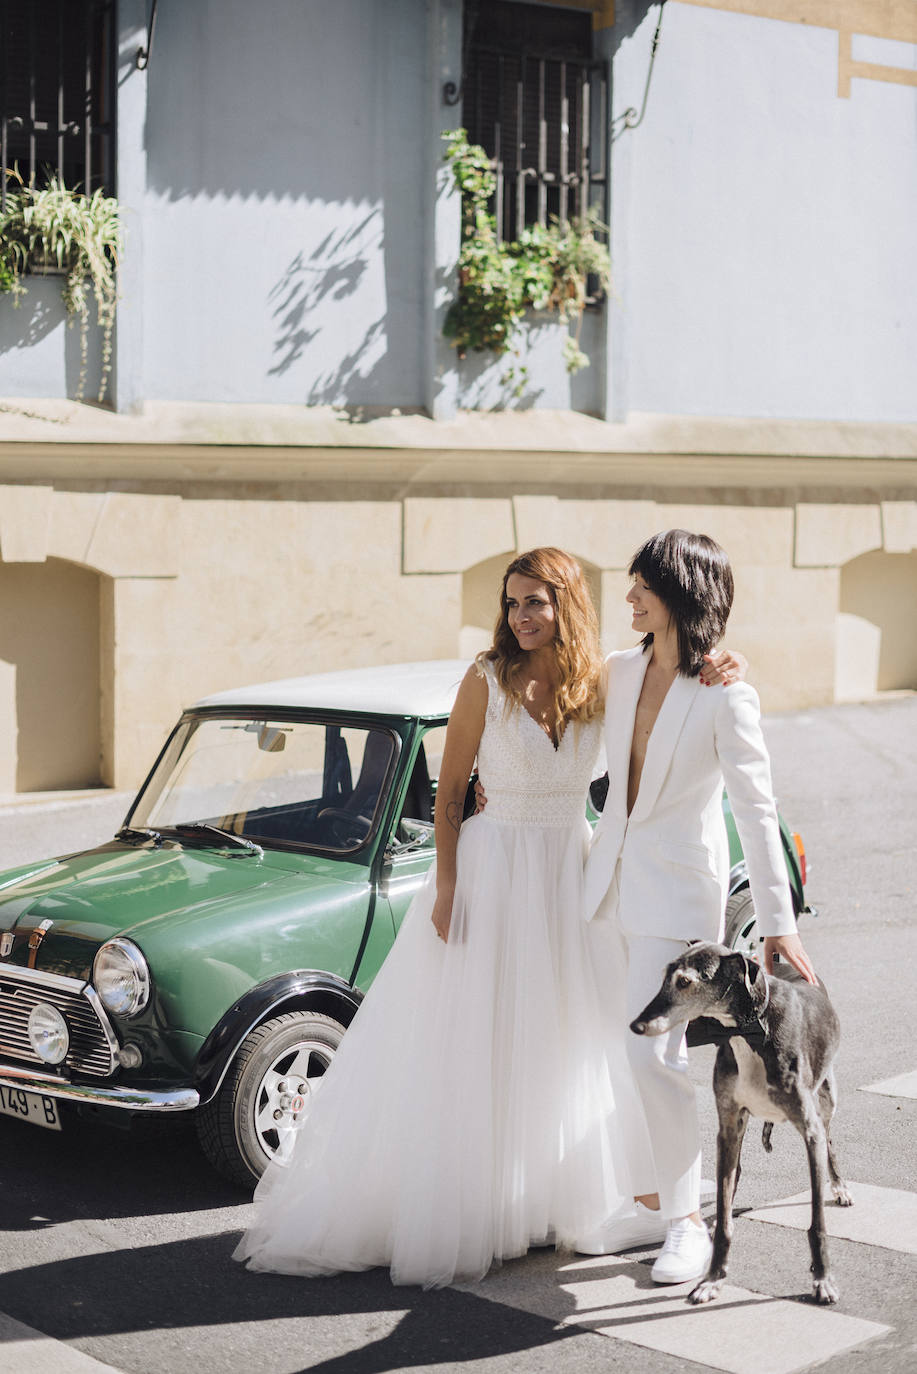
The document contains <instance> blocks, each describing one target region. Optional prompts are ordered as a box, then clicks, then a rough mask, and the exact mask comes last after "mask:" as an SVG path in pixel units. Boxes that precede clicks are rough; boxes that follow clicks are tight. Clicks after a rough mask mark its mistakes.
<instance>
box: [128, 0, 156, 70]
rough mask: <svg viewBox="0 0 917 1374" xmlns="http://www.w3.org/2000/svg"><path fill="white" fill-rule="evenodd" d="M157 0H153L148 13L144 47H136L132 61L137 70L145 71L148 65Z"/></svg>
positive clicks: (151, 48)
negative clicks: (148, 21) (148, 23)
mask: <svg viewBox="0 0 917 1374" xmlns="http://www.w3.org/2000/svg"><path fill="white" fill-rule="evenodd" d="M158 3H159V0H153V9H152V11H151V13H150V26H149V28H148V29H147V31H146V47H144V48H138V49H137V56H136V57H135V59H134V61H135V63H136V65H137V70H138V72H145V71H146V69H147V67H148V66H149V65H150V54H151V53H152V51H153V32H154V30H155V28H156V6H157V4H158Z"/></svg>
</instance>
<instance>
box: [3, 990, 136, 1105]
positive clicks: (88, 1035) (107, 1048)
mask: <svg viewBox="0 0 917 1374" xmlns="http://www.w3.org/2000/svg"><path fill="white" fill-rule="evenodd" d="M38 1002H49V1003H50V1004H51V1005H52V1006H53V1007H56V1008H57V1010H58V1011H59V1012H60V1013H61V1015H62V1016H63V1017H64V1018H65V1020H66V1022H67V1025H68V1027H69V1029H70V1051H69V1053H68V1055H67V1058H66V1059H65V1060H64V1064H65V1066H66V1067H67V1068H68V1069H71V1070H73V1071H74V1072H79V1073H85V1074H92V1075H94V1076H95V1077H99V1078H104V1077H107V1076H108V1074H110V1073H111V1072H112V1070H113V1069H114V1067H115V1050H116V1048H117V1042H116V1040H115V1037H114V1034H113V1032H112V1030H111V1027H110V1026H109V1025H108V1022H107V1018H105V1013H104V1011H102V1008H101V1007H100V1006H97V1005H93V1003H97V1002H98V999H97V998H96V995H95V992H94V991H93V990H92V989H91V988H89V989H86V988H85V985H84V984H83V983H82V982H81V981H79V980H78V979H76V978H63V977H61V976H60V975H58V974H41V973H38V972H33V970H32V969H8V968H0V1055H2V1056H8V1057H10V1058H12V1059H19V1060H22V1061H24V1062H25V1063H27V1064H41V1065H42V1067H44V1068H48V1067H49V1066H48V1065H46V1064H45V1063H44V1061H43V1060H42V1059H40V1058H39V1057H38V1055H37V1054H36V1053H35V1051H34V1050H33V1049H32V1046H31V1044H30V1043H29V1013H30V1012H31V1010H32V1008H33V1007H34V1006H35V1005H36V1003H38Z"/></svg>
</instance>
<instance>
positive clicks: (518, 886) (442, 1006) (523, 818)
mask: <svg viewBox="0 0 917 1374" xmlns="http://www.w3.org/2000/svg"><path fill="white" fill-rule="evenodd" d="M486 677H487V682H488V706H487V712H486V720H485V726H484V731H483V734H482V737H481V742H480V746H479V750H478V770H479V774H480V777H481V779H482V781H483V783H484V786H485V789H486V793H487V808H486V811H485V812H484V813H483V814H481V815H478V816H474V817H472V818H471V819H470V820H468V821H466V822H465V824H464V825H463V826H462V831H461V835H460V837H459V842H458V854H457V883H456V891H455V902H454V906H453V916H452V925H451V929H450V932H449V939H448V942H447V943H446V944H443V942H442V941H441V940H440V939H439V938H438V937H437V935H436V932H435V931H434V928H433V925H432V923H431V920H430V915H431V911H432V908H433V899H434V895H435V875H434V874H432V873H431V875H430V876H429V878H428V880H427V882H426V884H425V886H424V888H423V889H422V890H421V892H420V893H419V894H418V896H417V897H416V898H415V900H414V902H413V904H412V906H411V908H410V910H409V912H408V914H407V915H406V917H405V919H404V922H403V924H402V927H401V930H400V932H399V935H398V938H397V940H396V942H395V945H394V948H393V949H392V951H391V953H390V954H389V956H388V958H387V960H386V962H385V964H384V965H383V967H382V969H381V971H380V973H379V974H378V976H377V978H376V980H375V982H374V984H373V986H372V988H371V990H370V992H369V993H368V995H367V997H366V998H365V1000H364V1002H363V1004H362V1005H361V1007H360V1010H359V1011H358V1013H357V1015H356V1017H355V1019H354V1021H353V1023H352V1025H351V1026H350V1028H349V1029H348V1031H347V1034H346V1036H345V1038H344V1041H343V1043H342V1045H341V1048H340V1049H339V1051H338V1052H337V1054H336V1056H335V1059H334V1061H333V1063H332V1066H331V1068H330V1070H329V1071H328V1073H327V1074H326V1075H325V1077H324V1079H323V1080H322V1082H321V1086H320V1088H319V1090H318V1091H317V1092H316V1094H315V1096H314V1100H313V1102H312V1105H311V1107H310V1108H309V1111H308V1115H307V1116H306V1118H305V1120H304V1122H303V1125H302V1128H301V1130H300V1131H299V1133H298V1136H297V1140H296V1144H295V1147H294V1150H293V1155H292V1159H291V1161H290V1163H289V1164H288V1165H284V1166H281V1165H278V1164H273V1165H271V1166H270V1168H269V1170H268V1172H267V1173H266V1175H265V1176H264V1178H263V1179H262V1180H261V1182H260V1184H259V1185H258V1189H257V1192H256V1199H257V1202H258V1213H257V1217H256V1220H255V1222H254V1225H253V1226H252V1227H251V1229H250V1230H249V1231H248V1232H246V1234H245V1236H244V1237H243V1239H242V1241H241V1243H240V1245H239V1247H238V1249H237V1250H236V1254H235V1257H236V1258H237V1259H241V1260H247V1262H248V1265H249V1267H250V1268H252V1269H258V1270H270V1271H278V1272H282V1273H292V1274H303V1275H319V1274H328V1273H335V1272H338V1271H341V1270H353V1269H366V1268H370V1267H373V1266H376V1265H388V1266H390V1268H391V1272H392V1279H393V1281H394V1282H395V1283H419V1284H424V1285H425V1286H434V1285H441V1284H446V1283H450V1282H452V1281H453V1280H455V1279H462V1280H474V1279H478V1278H480V1277H482V1276H483V1275H484V1274H485V1273H486V1272H487V1270H488V1268H489V1267H490V1265H491V1264H492V1263H493V1262H494V1261H495V1260H499V1259H505V1258H508V1257H510V1256H517V1255H521V1254H524V1253H525V1251H526V1250H527V1249H528V1247H529V1245H531V1244H539V1243H541V1244H544V1243H546V1242H551V1243H556V1244H559V1245H572V1244H573V1243H574V1242H575V1240H576V1239H577V1237H578V1236H582V1235H584V1234H586V1233H588V1232H589V1231H592V1230H594V1229H595V1228H596V1227H597V1226H599V1225H600V1224H601V1223H602V1222H604V1221H605V1220H606V1219H607V1218H608V1217H609V1215H611V1214H613V1213H615V1212H617V1211H621V1210H624V1209H626V1208H628V1207H629V1206H630V1204H631V1197H632V1193H631V1187H630V1173H631V1171H630V1169H629V1167H628V1160H629V1159H632V1158H633V1155H632V1153H630V1152H631V1151H632V1150H633V1149H634V1148H635V1141H637V1140H639V1139H641V1137H640V1135H639V1127H637V1128H636V1131H635V1130H634V1129H633V1128H634V1126H635V1125H636V1123H635V1117H634V1114H635V1113H636V1114H639V1108H638V1107H637V1106H636V1097H635V1095H634V1089H633V1085H632V1082H631V1079H630V1075H629V1072H628V1070H627V1067H626V1057H625V1054H624V1051H623V1047H622V1045H621V1040H620V1037H621V1035H622V1028H623V1026H624V1024H625V1023H624V1019H623V1010H622V1008H623V967H622V964H621V962H619V951H618V950H616V949H612V948H610V947H609V946H608V945H607V941H608V940H610V939H613V938H614V933H613V931H612V930H611V929H610V928H608V927H606V929H605V930H604V931H603V932H597V931H596V930H595V928H593V930H592V931H590V928H589V926H588V925H587V924H586V922H585V920H584V917H583V859H584V854H585V850H586V846H587V841H588V826H587V824H586V821H585V814H584V813H585V802H586V794H587V789H588V786H589V782H590V780H591V777H592V775H593V769H594V765H595V761H596V757H597V753H598V749H599V744H600V737H601V731H602V721H601V718H598V719H596V720H593V721H591V722H590V723H588V724H583V725H577V724H570V725H568V726H567V728H566V729H565V731H564V733H563V735H562V737H561V739H560V741H559V744H558V746H557V747H556V748H555V746H554V744H553V742H552V741H551V739H550V738H549V736H548V735H547V734H546V733H545V731H544V730H543V729H542V728H541V727H540V726H539V725H538V723H537V722H536V721H535V720H534V719H533V718H532V717H531V716H530V715H528V713H527V712H526V711H524V710H522V709H520V708H518V707H513V706H511V705H510V704H509V703H508V702H507V700H506V698H505V696H504V694H503V692H502V691H501V689H500V688H499V686H498V684H497V682H496V678H495V677H494V674H493V672H492V670H490V669H489V668H488V669H487V671H486ZM597 940H598V941H599V942H601V941H605V942H606V944H602V945H601V946H600V945H597V944H596V941H597ZM628 1123H630V1125H631V1130H630V1132H629V1133H628ZM625 1137H626V1138H625Z"/></svg>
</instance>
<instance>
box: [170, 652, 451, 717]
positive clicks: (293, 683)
mask: <svg viewBox="0 0 917 1374" xmlns="http://www.w3.org/2000/svg"><path fill="white" fill-rule="evenodd" d="M467 668H468V660H467V659H461V658H449V659H433V660H431V661H429V662H427V663H390V664H387V665H385V666H383V667H378V668H347V669H344V670H342V671H341V672H337V673H314V674H312V675H311V676H310V677H289V678H283V679H281V680H280V681H277V682H259V683H255V684H254V685H252V686H250V687H234V688H232V690H231V691H228V692H216V693H214V695H213V696H209V697H203V698H202V699H201V700H200V701H197V702H195V703H194V706H195V708H197V707H199V706H254V707H257V708H260V707H262V706H269V707H271V708H276V707H280V708H282V707H285V706H307V707H310V708H317V709H319V710H329V709H330V710H335V711H369V712H372V713H373V714H374V715H384V716H446V715H448V714H449V712H450V711H451V710H452V705H453V702H454V701H455V694H456V692H457V691H458V687H459V683H460V682H461V680H462V678H463V677H464V675H465V672H466V670H467Z"/></svg>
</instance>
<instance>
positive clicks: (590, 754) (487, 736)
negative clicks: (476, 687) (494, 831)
mask: <svg viewBox="0 0 917 1374" xmlns="http://www.w3.org/2000/svg"><path fill="white" fill-rule="evenodd" d="M484 676H485V678H486V679H487V715H486V717H485V721H484V733H483V734H482V735H481V742H480V744H479V745H478V775H479V777H480V779H481V782H482V783H483V785H484V791H485V792H486V794H487V808H486V812H485V814H486V815H487V816H489V817H490V819H491V820H495V821H500V822H504V823H508V824H522V825H539V826H566V825H575V824H577V823H579V822H582V820H583V818H584V815H585V809H586V793H587V791H588V788H589V783H590V782H591V781H592V778H593V776H594V769H595V763H596V758H597V757H598V752H599V745H600V743H601V738H602V718H601V716H598V717H596V718H595V719H594V720H591V721H590V722H589V723H588V724H587V725H578V724H575V723H574V724H570V725H568V726H567V728H566V729H565V731H564V733H563V735H562V736H561V741H560V744H559V746H558V747H557V748H556V749H555V748H554V745H553V743H552V741H551V739H550V738H549V736H548V735H547V734H546V733H545V731H544V730H543V729H542V728H541V726H540V725H539V724H538V722H537V721H536V720H534V719H533V718H532V716H530V715H529V714H528V712H527V711H526V710H524V709H523V708H522V707H520V706H513V707H511V708H510V709H507V699H506V695H505V693H504V692H503V691H502V690H501V689H500V687H499V685H498V683H497V680H496V677H495V676H494V672H493V669H492V668H491V667H490V665H489V664H487V665H485V670H484Z"/></svg>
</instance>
